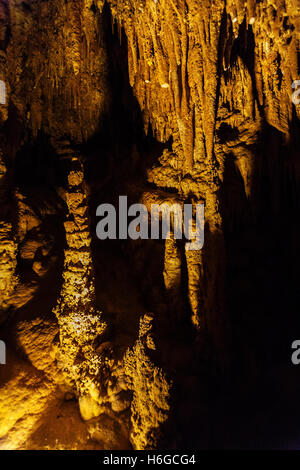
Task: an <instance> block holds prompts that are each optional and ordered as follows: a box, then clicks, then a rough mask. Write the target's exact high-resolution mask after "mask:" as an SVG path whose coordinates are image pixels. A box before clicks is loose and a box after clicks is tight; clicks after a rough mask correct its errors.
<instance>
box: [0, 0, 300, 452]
mask: <svg viewBox="0 0 300 470" xmlns="http://www.w3.org/2000/svg"><path fill="white" fill-rule="evenodd" d="M299 18H300V7H299V4H298V3H297V2H296V1H295V0H261V1H259V2H255V1H254V0H247V1H245V2H243V1H240V0H227V1H224V0H211V1H209V0H107V1H106V2H104V1H103V0H97V1H96V0H66V1H64V2H61V1H58V0H52V1H47V0H46V1H42V2H40V1H32V2H26V1H25V2H24V1H21V0H10V1H8V0H0V80H2V81H4V82H5V89H6V102H5V103H4V104H0V324H2V323H3V324H5V327H6V328H8V330H4V333H5V334H6V336H7V338H9V339H10V341H11V342H12V346H11V347H12V349H13V350H14V351H15V352H16V351H17V352H18V354H19V353H20V354H21V355H22V359H21V358H20V357H19V355H18V354H17V355H16V357H15V356H14V358H13V372H10V371H8V369H7V368H6V369H5V372H3V374H4V379H3V382H2V383H0V396H1V400H0V420H1V423H0V447H2V448H3V449H8V448H13V449H19V448H26V446H28V448H30V447H32V448H43V449H47V448H51V449H52V448H62V449H64V448H81V447H82V448H86V449H87V448H103V449H125V448H129V447H130V446H132V447H133V448H134V449H152V448H156V447H158V448H159V447H160V446H161V445H162V442H163V443H164V441H163V440H162V439H164V433H163V430H166V429H167V430H168V426H170V428H169V429H171V428H172V425H173V423H174V422H176V424H177V428H175V427H174V430H173V431H171V432H170V431H169V430H168V432H169V434H170V435H169V436H168V439H169V440H168V441H167V446H170V447H176V446H177V447H180V445H181V444H182V446H183V447H184V445H186V444H187V443H188V445H189V446H190V447H191V446H192V444H191V442H190V440H192V442H193V443H195V446H197V447H198V446H201V445H202V442H206V441H205V440H209V438H210V437H208V436H207V434H211V435H212V436H213V435H214V432H215V433H216V434H217V432H219V433H220V434H222V430H221V431H220V429H217V430H216V429H213V428H210V427H209V430H210V431H209V432H208V433H207V432H206V430H207V429H208V423H209V426H211V416H210V415H209V413H211V415H212V416H213V417H214V419H215V418H216V416H217V415H218V414H220V416H221V417H222V418H223V419H224V422H226V423H228V422H229V421H230V420H231V416H230V419H228V416H226V403H225V405H224V403H223V402H222V400H220V403H219V404H218V406H219V407H215V403H214V402H213V400H214V399H216V398H215V395H216V391H215V389H216V388H217V389H219V388H221V387H219V382H218V381H219V380H221V378H220V376H221V375H222V374H220V371H223V372H224V371H226V370H228V369H227V368H229V369H230V368H232V369H233V372H231V373H232V375H229V378H227V379H226V380H227V382H233V379H234V380H236V377H237V376H238V377H239V378H240V375H241V370H242V369H243V370H245V371H246V372H244V374H245V376H247V378H246V381H245V384H246V385H245V384H244V389H247V390H248V382H247V380H248V375H249V377H250V378H249V381H251V377H252V384H253V383H260V380H261V376H262V375H264V376H265V375H266V373H265V371H264V373H262V372H261V371H260V372H257V371H256V369H258V368H259V367H258V364H257V363H259V364H264V361H266V363H267V359H266V357H267V356H268V354H269V352H266V349H264V347H262V346H259V347H258V346H257V343H259V344H263V343H265V338H266V336H267V335H268V337H269V336H272V334H271V332H273V333H274V335H273V336H274V348H275V345H276V348H277V343H276V341H277V340H278V339H279V338H281V329H282V330H283V332H282V335H285V336H284V338H285V340H283V339H282V341H283V342H284V341H286V342H288V341H289V340H290V334H291V331H293V332H294V331H296V330H297V328H298V326H299V324H298V323H297V322H294V319H295V317H296V314H295V315H294V314H293V313H290V312H291V311H293V309H295V310H296V307H295V302H293V300H294V299H295V298H296V295H295V292H296V289H295V287H294V286H296V285H298V279H299V263H298V261H297V260H298V258H297V256H295V251H296V247H297V246H298V239H299V223H298V221H297V220H298V217H297V214H298V212H299V202H298V198H299V175H300V166H299V155H298V152H297V145H298V144H299V138H298V137H297V132H298V131H299V116H300V115H299V112H300V107H299V105H295V104H294V103H293V101H292V92H293V88H292V83H293V82H294V81H295V80H297V79H299V55H298V54H299V46H300V37H299V33H300V23H299ZM110 23H112V24H110ZM117 34H118V35H119V41H117V40H116V35H117ZM127 65H128V76H127ZM127 82H129V83H127ZM127 134H128V135H127ZM129 134H130V135H129ZM297 139H298V140H297ZM126 192H128V194H129V196H130V199H132V202H135V203H136V202H141V203H143V204H145V206H146V207H147V209H148V210H149V211H150V209H151V205H152V204H166V205H168V206H169V207H171V206H172V205H174V204H179V206H180V207H181V208H182V207H183V206H184V204H186V203H188V204H192V205H193V207H195V206H196V204H200V203H203V204H204V205H205V244H204V248H203V249H202V250H201V251H189V250H186V249H185V247H184V240H183V241H178V240H176V239H174V237H173V231H174V227H171V238H170V239H168V240H166V241H163V242H161V241H157V243H156V241H153V240H152V241H147V244H146V242H145V243H144V240H143V241H142V240H139V241H136V242H134V243H133V244H129V243H128V244H127V242H126V240H121V241H120V243H119V242H118V241H116V243H115V244H113V243H111V244H110V241H108V242H106V241H105V242H104V241H103V242H102V241H101V242H99V241H98V240H96V239H95V230H94V226H95V220H94V206H96V205H98V204H101V203H102V202H107V201H110V202H113V203H114V202H115V200H116V199H117V198H118V195H119V194H124V193H126ZM62 219H64V221H62ZM278 221H282V222H281V223H279V222H278ZM279 225H282V227H279V228H278V226H279ZM59 230H61V232H62V233H63V234H64V237H62V238H64V240H62V239H60V236H59V233H60V232H59ZM286 232H288V233H286ZM283 238H286V240H284V241H283ZM112 242H114V241H112ZM123 242H124V243H123ZM62 255H63V262H62V260H61V257H62ZM123 258H124V259H123ZM105 259H109V261H108V262H107V265H110V264H111V265H112V266H111V269H107V272H103V270H104V269H105V268H103V266H105ZM116 259H117V262H116ZM122 259H123V262H124V263H125V264H126V269H124V268H123V265H122V263H121V261H122ZM274 259H275V261H274ZM264 260H265V261H264ZM286 260H288V261H286ZM95 266H97V267H98V271H97V269H95ZM123 269H124V270H123ZM99 271H101V272H100V273H99ZM274 273H276V275H275V274H274ZM129 274H130V275H132V278H130V276H129ZM106 277H107V282H106V284H105V282H104V281H106ZM119 278H121V279H122V278H126V282H125V281H124V279H122V282H123V283H124V284H122V282H121V285H122V287H123V289H120V290H119V287H118V286H119V284H118V282H119ZM108 285H109V288H108V289H107V288H106V287H105V286H108ZM124 286H125V287H124ZM262 286H263V287H262ZM50 287H51V288H50ZM48 291H49V292H48ZM276 291H277V292H276ZM279 292H280V294H281V295H282V298H279V297H280V296H279V294H278V293H279ZM134 296H135V297H136V298H135V301H132V297H134ZM260 296H261V297H263V300H262V301H261V300H260ZM276 296H278V298H277V297H276ZM137 297H139V299H137ZM290 298H292V299H293V300H291V299H290ZM102 303H103V304H105V307H106V310H107V312H106V311H105V309H104V308H103V306H102ZM140 304H142V307H143V309H144V312H142V310H140ZM51 310H52V311H53V312H54V313H55V315H56V319H57V323H56V322H55V318H53V317H52V318H50V317H51V315H50V312H51ZM102 310H103V312H104V313H100V312H102ZM152 310H153V311H155V312H156V315H155V316H154V315H152V314H145V312H148V311H152ZM273 310H274V311H275V313H273ZM269 311H270V312H271V314H270V313H269ZM283 311H284V315H285V318H286V319H285V318H284V319H283V318H282V317H283ZM293 315H294V317H293ZM297 315H298V312H297ZM294 324H295V325H296V326H294ZM279 325H280V326H279ZM287 325H291V326H287ZM155 328H156V331H155V334H154V329H155ZM269 329H270V331H269ZM12 331H13V332H15V333H14V334H10V333H11V332H12ZM11 336H12V337H13V339H11ZM136 338H137V339H136ZM286 338H288V340H287V339H286ZM277 342H278V341H277ZM244 343H245V344H244ZM282 347H283V346H282ZM256 349H258V352H257V353H256ZM269 349H270V350H271V347H270V348H269ZM14 354H15V353H14ZM256 354H257V355H256ZM285 354H286V353H285ZM232 355H234V356H235V357H234V358H232ZM258 358H259V360H258ZM228 362H229V364H228ZM235 368H236V369H235ZM6 374H7V375H8V377H6ZM256 374H257V375H256ZM212 376H213V378H212ZM0 377H1V374H0ZM226 377H227V376H226ZM172 379H174V380H175V382H176V387H174V389H172V387H171V384H172ZM210 380H211V382H210ZM226 380H224V382H225V383H226V384H227V382H226ZM240 380H241V381H242V379H240ZM206 382H207V383H206ZM286 383H288V380H287V381H286ZM190 384H192V385H191V386H190ZM216 384H217V386H216ZM226 386H227V385H226ZM234 386H235V385H233V388H234ZM205 387H207V390H206V389H205ZM209 387H211V390H210V388H209ZM191 389H193V390H191ZM244 389H243V393H246V392H245V390H244ZM203 390H204V391H203ZM212 391H213V393H211V392H212ZM205 393H207V395H208V398H207V397H205ZM247 393H248V394H249V395H248V396H247V402H249V401H251V400H252V395H251V394H252V390H251V388H249V390H248V392H247ZM268 396H269V393H268ZM63 397H65V399H64V398H63ZM66 397H68V398H66ZM249 397H250V398H249ZM226 399H227V398H226V397H225V398H224V400H225V402H226ZM210 400H211V401H210ZM245 400H246V399H245ZM233 401H234V399H233ZM287 401H289V400H287ZM66 403H69V405H66ZM76 406H77V407H78V409H79V412H80V415H79V412H78V410H77V408H76ZM221 408H222V410H221ZM242 408H243V406H242ZM211 409H213V412H212V411H211ZM51 410H55V411H57V413H58V416H63V418H62V419H63V422H64V423H65V424H66V429H68V433H69V434H70V436H71V435H72V426H74V427H75V429H76V430H78V439H77V438H76V436H75V437H74V436H73V435H72V437H70V439H67V438H65V436H63V435H62V434H61V431H60V429H59V428H60V427H61V426H60V425H58V424H57V423H56V422H55V420H54V418H53V416H51ZM58 410H60V411H58ZM75 410H77V414H76V411H75ZM255 411H256V410H255ZM228 414H230V412H228ZM232 414H233V415H234V416H235V415H239V414H240V413H239V411H236V410H235V411H234V412H233V413H232ZM270 415H271V413H270ZM80 416H81V418H82V419H81V418H80ZM222 418H220V420H221V419H222ZM172 419H173V420H174V421H172ZM202 419H203V420H204V422H205V419H206V420H207V421H206V426H205V425H203V428H205V431H202V430H199V436H198V435H197V436H195V435H194V434H195V433H194V429H196V428H197V429H200V428H201V426H202ZM266 421H267V420H266ZM279 421H280V420H279ZM170 422H171V425H170ZM199 423H200V424H199ZM48 424H49V428H51V433H50V434H51V439H50V437H49V439H50V441H51V442H46V440H47V435H48V434H47V425H48ZM232 426H233V427H234V426H235V425H234V424H233V425H232ZM221 427H222V426H221ZM236 427H237V428H239V429H240V427H239V426H236ZM181 428H182V430H181ZM253 428H255V430H256V429H257V428H260V426H259V425H257V423H254V425H253ZM49 432H50V431H49ZM172 433H173V434H172ZM181 433H182V435H183V437H182V435H181ZM50 434H49V436H50ZM171 434H172V435H171ZM175 434H176V436H175ZM185 434H186V435H187V437H186V438H185V436H184V435H185ZM223 434H226V435H227V431H226V433H225V432H224V433H223ZM246 434H247V433H246ZM55 435H57V436H58V437H57V441H58V442H56V438H55ZM45 436H46V437H45ZM173 438H174V440H173ZM184 438H185V439H186V440H184ZM76 439H77V440H76ZM180 439H181V440H180ZM212 439H213V438H212ZM224 439H225V438H224ZM228 439H230V437H229V438H228ZM245 442H247V443H248V445H249V440H248V436H247V435H246V437H245ZM223 444H224V443H223V442H221V445H222V446H223ZM207 445H208V446H209V444H207ZM210 445H211V444H210ZM203 446H205V444H203ZM224 446H225V447H226V443H225V444H224Z"/></svg>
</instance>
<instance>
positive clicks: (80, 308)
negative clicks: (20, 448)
mask: <svg viewBox="0 0 300 470" xmlns="http://www.w3.org/2000/svg"><path fill="white" fill-rule="evenodd" d="M66 203H67V206H68V218H67V220H66V222H65V230H66V243H67V248H66V250H65V263H64V273H63V279H64V281H63V286H62V290H61V293H60V298H59V301H58V304H57V306H56V308H55V310H54V311H55V314H56V316H57V319H58V325H59V335H60V345H61V349H60V351H59V359H58V361H59V366H60V367H61V369H62V370H63V372H64V376H65V379H66V382H67V383H68V384H69V386H70V387H71V389H74V388H75V390H76V391H77V393H78V394H79V404H80V409H81V413H82V416H83V417H84V418H85V419H90V418H92V417H94V416H97V415H98V414H100V412H99V405H100V403H101V398H100V395H99V394H100V390H101V383H100V382H99V380H101V373H103V371H104V370H105V367H106V364H105V358H102V357H101V356H99V355H98V354H97V353H96V351H95V347H96V345H95V341H96V340H97V339H99V337H100V336H101V334H102V333H103V332H104V330H105V328H106V324H105V323H104V322H103V321H102V320H101V313H100V312H97V311H96V309H95V287H94V273H93V265H92V256H91V238H90V232H89V216H88V205H87V195H86V190H85V187H84V170H83V165H82V163H81V161H80V159H79V158H78V157H76V156H75V155H74V156H72V157H71V170H70V172H69V174H68V189H67V192H66Z"/></svg>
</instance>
